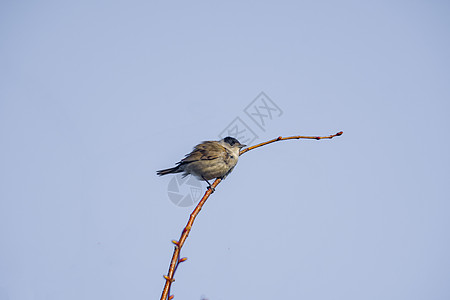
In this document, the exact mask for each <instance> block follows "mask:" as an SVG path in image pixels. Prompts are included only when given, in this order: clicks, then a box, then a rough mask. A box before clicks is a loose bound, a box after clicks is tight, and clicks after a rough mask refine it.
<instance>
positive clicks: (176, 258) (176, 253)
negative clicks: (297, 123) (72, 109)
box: [161, 131, 343, 300]
mask: <svg viewBox="0 0 450 300" xmlns="http://www.w3.org/2000/svg"><path fill="white" fill-rule="evenodd" d="M342 134H343V132H342V131H340V132H338V133H336V134H332V135H328V136H302V135H297V136H290V137H281V136H279V137H278V138H276V139H273V140H270V141H267V142H264V143H260V144H257V145H255V146H251V147H248V148H245V149H244V150H242V151H241V152H240V153H239V155H242V154H244V153H246V152H248V151H250V150H253V149H255V148H259V147H262V146H265V145H267V144H271V143H274V142H278V141H285V140H293V139H297V140H298V139H313V140H322V139H332V138H334V137H335V136H340V135H342ZM221 181H222V180H221V179H220V178H217V179H216V180H215V181H214V183H213V184H212V185H211V186H212V189H213V190H214V188H215V187H216V186H217V185H219V183H220V182H221ZM211 194H212V190H211V189H207V190H206V193H205V195H204V196H203V198H202V199H201V200H200V202H199V203H198V204H197V206H196V207H195V209H194V210H193V211H192V213H191V215H190V217H189V221H188V222H187V224H186V226H185V227H184V229H183V231H182V233H181V236H180V239H179V240H178V241H176V240H173V241H172V243H173V244H174V245H175V248H174V250H173V255H172V260H171V262H170V266H169V271H168V273H167V275H164V278H165V279H166V284H165V285H164V289H163V292H162V294H161V300H167V299H169V300H171V299H173V297H174V296H173V295H170V288H171V286H172V282H174V281H175V279H174V275H175V272H176V270H177V268H178V266H179V264H180V263H182V262H184V261H186V260H187V258H186V257H183V258H180V252H181V248H182V247H183V245H184V242H185V241H186V239H187V237H188V235H189V232H190V231H191V229H192V225H193V224H194V221H195V218H196V217H197V215H198V214H199V212H200V211H201V210H202V207H203V205H204V204H205V202H206V200H207V199H208V198H209V196H210V195H211Z"/></svg>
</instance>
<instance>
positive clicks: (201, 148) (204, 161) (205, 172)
mask: <svg viewBox="0 0 450 300" xmlns="http://www.w3.org/2000/svg"><path fill="white" fill-rule="evenodd" d="M246 146H247V145H244V144H241V143H240V142H239V141H238V140H237V139H235V138H234V137H230V136H227V137H226V138H223V139H221V140H219V141H204V142H202V143H200V144H198V145H197V146H195V147H194V150H192V152H191V153H189V154H186V156H185V158H183V159H182V160H180V161H179V162H177V163H176V166H175V167H173V168H169V169H164V170H159V171H157V172H156V174H157V175H159V176H163V175H167V174H176V173H183V175H182V177H186V176H187V175H189V174H191V175H194V176H195V177H196V178H197V179H199V180H204V181H206V182H207V183H208V188H209V189H211V190H212V191H213V192H214V188H212V186H211V183H209V181H208V180H211V179H213V178H220V179H225V177H227V176H228V175H229V174H230V173H231V171H233V169H234V167H235V166H236V164H237V162H238V158H239V152H240V150H241V149H242V148H243V147H246Z"/></svg>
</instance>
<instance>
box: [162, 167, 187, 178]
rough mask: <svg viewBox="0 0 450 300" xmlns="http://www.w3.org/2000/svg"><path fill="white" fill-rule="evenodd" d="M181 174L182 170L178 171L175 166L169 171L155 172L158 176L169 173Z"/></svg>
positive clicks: (178, 168)
mask: <svg viewBox="0 0 450 300" xmlns="http://www.w3.org/2000/svg"><path fill="white" fill-rule="evenodd" d="M181 172H183V170H180V166H176V167H173V168H170V169H165V170H159V171H156V174H157V175H159V176H163V175H167V174H171V173H181Z"/></svg>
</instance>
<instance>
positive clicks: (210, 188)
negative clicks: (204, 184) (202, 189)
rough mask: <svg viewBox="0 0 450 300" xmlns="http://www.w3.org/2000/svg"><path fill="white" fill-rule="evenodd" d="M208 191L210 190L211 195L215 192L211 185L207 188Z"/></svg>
mask: <svg viewBox="0 0 450 300" xmlns="http://www.w3.org/2000/svg"><path fill="white" fill-rule="evenodd" d="M208 189H209V190H211V194H212V193H214V192H215V191H216V189H215V188H213V187H212V186H211V185H209V186H208Z"/></svg>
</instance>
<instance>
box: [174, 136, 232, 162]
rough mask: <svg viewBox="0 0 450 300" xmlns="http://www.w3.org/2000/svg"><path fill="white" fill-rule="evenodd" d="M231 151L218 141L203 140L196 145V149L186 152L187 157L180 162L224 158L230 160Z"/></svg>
mask: <svg viewBox="0 0 450 300" xmlns="http://www.w3.org/2000/svg"><path fill="white" fill-rule="evenodd" d="M230 155H231V152H230V151H229V150H228V149H226V148H225V147H223V146H222V145H220V144H218V143H216V142H210V141H207V142H203V143H201V144H198V145H197V146H195V147H194V150H193V151H192V152H191V153H189V154H186V157H185V158H184V159H182V160H181V161H180V164H186V163H190V162H194V161H198V160H214V159H219V158H221V159H223V160H225V161H228V160H229V159H230Z"/></svg>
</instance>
